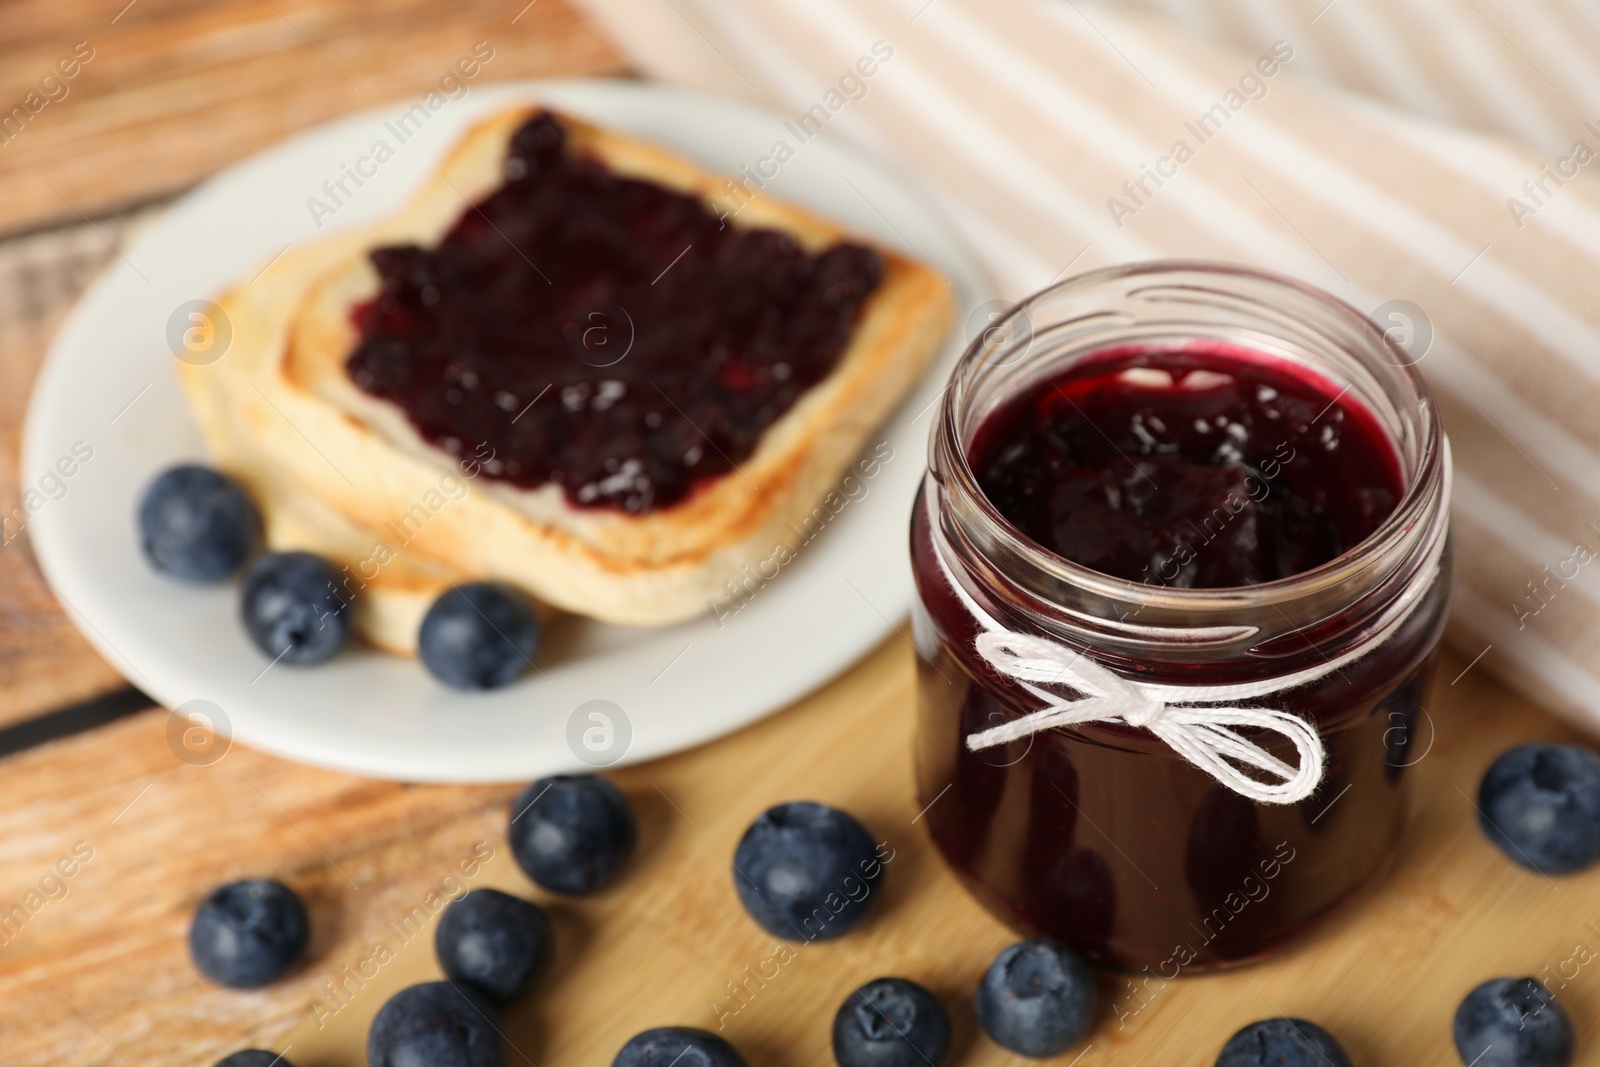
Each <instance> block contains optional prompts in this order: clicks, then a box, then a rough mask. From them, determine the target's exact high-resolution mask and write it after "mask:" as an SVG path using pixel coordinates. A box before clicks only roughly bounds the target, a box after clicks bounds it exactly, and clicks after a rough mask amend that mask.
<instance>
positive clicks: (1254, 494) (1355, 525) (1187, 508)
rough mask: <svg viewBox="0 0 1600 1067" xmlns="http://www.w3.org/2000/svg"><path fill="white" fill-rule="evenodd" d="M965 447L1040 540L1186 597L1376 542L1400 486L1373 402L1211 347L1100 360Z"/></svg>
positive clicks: (1008, 511)
mask: <svg viewBox="0 0 1600 1067" xmlns="http://www.w3.org/2000/svg"><path fill="white" fill-rule="evenodd" d="M969 451H970V456H971V463H972V468H973V470H974V472H975V473H976V474H977V478H978V484H979V486H980V487H981V488H982V490H983V492H984V495H985V496H987V497H988V498H989V500H990V501H991V502H992V503H993V504H994V506H995V507H996V508H997V509H999V511H1000V513H1001V514H1002V515H1004V516H1005V517H1006V518H1007V519H1008V520H1009V521H1010V522H1011V523H1012V525H1014V526H1016V527H1017V528H1018V529H1019V530H1021V531H1022V532H1023V533H1024V534H1026V535H1027V536H1028V537H1029V538H1031V539H1032V540H1034V541H1036V542H1037V543H1038V544H1039V545H1041V546H1043V547H1044V548H1046V549H1048V550H1050V551H1052V552H1054V553H1056V554H1057V555H1060V556H1064V557H1065V558H1067V559H1069V560H1072V561H1073V562H1075V563H1079V564H1081V565H1083V566H1085V567H1089V568H1092V569H1094V570H1097V571H1100V572H1101V573H1103V574H1109V575H1112V576H1114V577H1118V578H1124V579H1128V580H1130V581H1137V582H1144V583H1146V584H1149V585H1166V586H1174V587H1179V588H1201V589H1210V588H1221V587H1228V586H1246V585H1256V584H1258V583H1261V582H1269V581H1274V580H1276V579H1279V578H1287V577H1290V576H1292V575H1295V574H1299V573H1302V572H1304V571H1307V570H1310V569H1312V568H1314V567H1317V566H1319V565H1321V564H1323V563H1326V562H1328V561H1329V560H1331V559H1333V558H1334V557H1336V556H1338V555H1340V554H1341V553H1343V552H1345V551H1346V550H1348V549H1350V548H1352V547H1354V546H1355V545H1356V544H1357V542H1359V541H1361V540H1363V539H1364V538H1366V537H1367V536H1368V535H1370V534H1371V533H1373V531H1375V530H1376V529H1377V528H1378V527H1379V526H1380V525H1382V523H1383V521H1384V519H1386V518H1387V517H1388V516H1389V514H1390V513H1391V512H1393V511H1394V509H1395V506H1396V505H1397V503H1398V502H1399V500H1400V497H1401V495H1402V493H1403V491H1404V485H1403V478H1402V476H1401V473H1400V466H1399V462H1398V460H1397V458H1396V455H1395V452H1394V448H1393V446H1392V445H1391V444H1390V441H1389V438H1388V436H1387V434H1385V432H1384V431H1383V429H1382V427H1381V426H1379V424H1378V422H1377V420H1376V419H1375V418H1374V417H1373V415H1372V414H1371V413H1370V412H1369V411H1368V410H1367V409H1366V408H1365V407H1362V406H1361V405H1359V404H1357V403H1355V402H1354V401H1353V400H1352V399H1350V398H1349V397H1348V396H1347V395H1345V394H1343V393H1341V392H1340V391H1339V389H1338V388H1337V387H1335V386H1333V385H1332V384H1331V383H1329V382H1327V381H1325V380H1321V379H1317V378H1310V377H1308V376H1307V375H1306V374H1305V373H1304V372H1301V371H1297V370H1294V369H1292V368H1291V367H1290V365H1288V364H1286V363H1282V362H1276V361H1269V359H1268V358H1267V357H1264V356H1261V355H1257V354H1254V353H1252V352H1249V351H1247V350H1242V349H1233V348H1231V347H1226V346H1219V345H1215V344H1207V345H1205V346H1190V347H1185V348H1181V349H1177V350H1171V351H1168V350H1154V351H1152V350H1149V349H1137V350H1134V349H1129V350H1115V351H1108V352H1106V353H1101V354H1099V355H1097V356H1095V357H1091V358H1089V359H1088V360H1086V361H1084V362H1083V363H1080V364H1079V365H1078V366H1076V367H1074V368H1073V369H1071V370H1069V371H1068V372H1067V373H1066V374H1064V375H1061V376H1058V377H1055V378H1050V379H1046V380H1045V381H1043V382H1040V383H1038V384H1035V385H1033V386H1031V387H1030V388H1028V389H1027V390H1025V391H1024V392H1022V393H1021V394H1019V395H1018V396H1016V397H1014V398H1012V399H1010V400H1009V401H1007V402H1006V403H1005V404H1004V405H1003V406H1002V407H1000V408H999V409H998V410H997V411H995V412H994V413H993V414H991V415H989V416H988V418H986V419H985V420H984V421H983V423H982V424H981V425H980V426H979V428H978V432H977V434H976V435H975V437H974V440H973V442H972V446H971V448H970V450H969Z"/></svg>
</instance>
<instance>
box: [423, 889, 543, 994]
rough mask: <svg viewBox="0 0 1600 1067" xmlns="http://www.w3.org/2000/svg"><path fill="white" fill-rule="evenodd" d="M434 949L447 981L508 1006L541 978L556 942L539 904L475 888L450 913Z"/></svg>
mask: <svg viewBox="0 0 1600 1067" xmlns="http://www.w3.org/2000/svg"><path fill="white" fill-rule="evenodd" d="M433 946H434V949H435V951H437V952H438V953H439V966H440V967H442V968H443V969H444V973H445V976H446V977H447V978H449V979H451V980H452V981H455V982H460V983H462V984H463V985H469V986H471V987H473V988H474V989H476V990H477V991H478V992H480V993H482V994H483V995H484V996H486V997H488V998H489V999H490V1000H493V1001H495V1002H497V1003H500V1004H504V1003H506V1002H507V1001H511V1000H515V999H516V998H517V997H519V996H521V995H522V994H523V993H526V992H527V991H528V990H529V989H531V988H532V987H533V984H534V983H535V982H537V981H538V980H539V978H540V976H541V975H542V974H543V973H544V971H545V968H546V967H548V966H549V964H550V953H551V949H552V947H553V939H552V936H551V933H550V920H549V918H547V917H546V916H545V913H544V909H543V908H541V907H539V905H537V904H534V903H532V902H530V901H526V900H523V899H522V898H521V897H514V896H511V895H510V894H509V893H502V892H500V891H499V890H498V889H474V890H473V891H472V892H470V893H468V894H467V895H466V896H464V897H462V898H461V899H460V900H458V901H456V902H455V903H454V904H452V905H450V906H449V907H448V908H446V909H445V912H444V917H443V918H442V919H440V920H439V929H438V932H437V933H436V934H435V935H434V939H433Z"/></svg>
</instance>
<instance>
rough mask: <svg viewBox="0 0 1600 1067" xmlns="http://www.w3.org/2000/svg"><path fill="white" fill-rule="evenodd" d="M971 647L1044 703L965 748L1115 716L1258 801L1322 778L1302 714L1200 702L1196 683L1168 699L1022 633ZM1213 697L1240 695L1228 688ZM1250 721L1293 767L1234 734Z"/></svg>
mask: <svg viewBox="0 0 1600 1067" xmlns="http://www.w3.org/2000/svg"><path fill="white" fill-rule="evenodd" d="M977 648H978V654H979V655H980V656H982V657H983V658H984V659H985V660H986V661H987V662H988V663H989V665H990V666H992V667H993V668H994V669H995V670H997V671H999V672H1000V673H1001V674H1004V675H1007V676H1009V677H1011V678H1015V679H1017V681H1019V682H1021V683H1022V685H1023V688H1025V689H1027V690H1028V691H1029V692H1030V693H1032V694H1033V695H1034V696H1036V697H1038V698H1039V699H1040V700H1043V701H1044V703H1045V706H1044V707H1043V708H1041V709H1040V710H1038V711H1035V712H1033V713H1032V714H1029V715H1024V716H1023V717H1022V718H1020V719H1013V720H1012V721H1011V722H1008V723H1004V724H1002V725H1000V726H996V727H994V728H992V729H989V730H984V731H982V732H981V733H975V734H968V735H967V747H968V748H970V749H972V750H973V751H974V752H976V751H981V750H982V749H986V748H993V747H995V746H996V745H1003V744H1006V743H1007V742H1010V741H1015V740H1018V739H1019V738H1023V737H1028V736H1030V735H1032V734H1035V733H1038V732H1039V731H1040V730H1049V729H1051V728H1053V727H1057V726H1071V725H1074V724H1076V723H1085V722H1108V721H1121V722H1125V723H1127V724H1128V725H1129V726H1140V727H1143V728H1145V729H1147V730H1149V731H1150V732H1151V733H1153V734H1155V735H1156V736H1157V737H1159V738H1160V739H1161V740H1162V741H1164V742H1165V743H1166V744H1167V746H1168V747H1169V748H1171V749H1172V750H1173V751H1174V752H1176V753H1177V754H1178V755H1180V756H1182V757H1183V758H1184V759H1186V760H1188V761H1189V762H1190V763H1192V764H1194V765H1195V766H1197V767H1199V768H1200V769H1201V770H1203V771H1205V772H1206V773H1207V774H1209V775H1211V776H1212V777H1213V778H1215V779H1216V780H1217V781H1219V782H1221V783H1222V784H1223V785H1225V786H1227V787H1228V788H1229V789H1232V790H1233V791H1234V792H1236V793H1239V794H1241V795H1243V796H1247V797H1249V798H1250V799H1251V800H1257V801H1260V802H1261V803H1263V804H1293V803H1294V802H1295V801H1297V800H1303V799H1305V798H1306V797H1308V796H1310V795H1311V794H1312V793H1313V792H1314V791H1315V790H1316V788H1317V784H1318V783H1319V782H1321V781H1322V763H1323V749H1322V738H1321V737H1320V736H1319V735H1318V734H1317V731H1316V730H1314V729H1313V728H1312V727H1311V726H1310V725H1308V724H1307V723H1306V721H1305V720H1304V719H1301V718H1298V717H1296V716H1294V715H1290V714H1289V713H1288V712H1283V711H1278V710H1276V709H1273V708H1241V707H1227V706H1216V705H1211V704H1208V703H1205V701H1206V700H1207V698H1208V693H1207V691H1206V690H1205V689H1201V688H1199V687H1195V688H1193V689H1192V690H1191V691H1187V692H1185V693H1184V695H1183V702H1182V703H1181V704H1177V703H1168V702H1167V700H1166V699H1164V698H1163V697H1162V696H1160V695H1159V694H1158V692H1157V690H1158V689H1159V688H1162V687H1157V686H1151V685H1148V684H1147V683H1143V682H1135V681H1130V680H1128V679H1126V678H1123V677H1121V676H1120V675H1117V674H1113V673H1112V672H1111V671H1109V670H1107V669H1106V668H1104V667H1102V666H1100V665H1099V664H1098V663H1096V662H1094V660H1092V659H1090V658H1089V657H1088V656H1085V655H1083V654H1081V653H1079V652H1076V651H1074V650H1072V649H1069V648H1067V647H1066V646H1064V645H1060V644H1057V643H1056V642H1054V641H1049V640H1046V639H1045V638H1042V637H1032V636H1029V635H1028V634H1019V633H1013V632H1011V631H1007V630H991V631H986V632H984V633H981V634H979V635H978V640H977ZM1032 682H1038V683H1041V684H1043V685H1063V686H1068V687H1070V688H1072V689H1074V690H1076V691H1077V692H1079V693H1083V694H1086V695H1085V696H1084V697H1083V698H1082V699H1078V700H1072V699H1067V698H1064V697H1060V696H1056V695H1054V694H1052V693H1049V692H1047V691H1045V690H1043V689H1041V688H1039V686H1037V685H1032V684H1029V683H1032ZM1209 688H1210V689H1212V690H1232V689H1234V688H1235V687H1232V686H1214V687H1209ZM1212 699H1222V700H1226V699H1238V697H1237V696H1236V695H1235V694H1234V693H1232V692H1228V693H1226V695H1224V696H1219V697H1214V698H1212ZM1252 726H1253V727H1258V728H1260V729H1263V730H1270V731H1272V732H1274V733H1277V734H1281V735H1282V736H1283V737H1286V738H1288V739H1289V741H1290V743H1292V744H1293V745H1294V747H1295V750H1296V751H1297V752H1298V753H1299V754H1300V765H1299V766H1298V767H1291V766H1289V765H1288V764H1287V763H1285V762H1283V761H1282V760H1280V759H1278V758H1277V757H1276V756H1274V755H1272V754H1271V753H1270V752H1268V751H1266V750H1265V749H1263V748H1262V747H1261V746H1259V745H1257V744H1255V743H1254V742H1253V741H1249V740H1247V739H1246V738H1244V737H1242V736H1240V735H1239V734H1237V733H1235V732H1234V730H1235V729H1236V728H1238V727H1252ZM1230 760H1231V761H1236V762H1230ZM1237 764H1244V765H1247V766H1250V767H1254V768H1256V769H1257V770H1260V771H1263V772H1265V773H1266V774H1268V775H1270V776H1272V777H1273V778H1275V779H1278V780H1277V781H1271V782H1263V781H1260V780H1258V779H1256V778H1252V777H1251V776H1250V775H1248V774H1245V773H1244V772H1243V771H1242V770H1240V768H1239V766H1237Z"/></svg>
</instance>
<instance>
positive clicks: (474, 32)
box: [0, 0, 621, 233]
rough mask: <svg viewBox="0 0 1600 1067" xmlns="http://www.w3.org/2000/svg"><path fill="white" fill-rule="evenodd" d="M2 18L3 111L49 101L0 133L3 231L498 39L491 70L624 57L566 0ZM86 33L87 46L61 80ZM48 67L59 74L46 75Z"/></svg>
mask: <svg viewBox="0 0 1600 1067" xmlns="http://www.w3.org/2000/svg"><path fill="white" fill-rule="evenodd" d="M0 26H3V29H0V115H3V114H9V113H10V112H11V111H12V109H13V108H15V107H17V106H19V105H24V104H25V102H26V100H27V97H28V94H29V93H30V92H33V93H36V94H38V95H36V96H35V98H34V100H33V104H34V105H35V106H38V111H37V113H32V112H31V111H30V112H29V115H28V117H27V119H26V121H24V122H23V123H21V124H20V128H17V126H18V124H17V123H13V127H12V128H11V129H10V130H9V131H7V132H5V133H0V188H4V189H5V190H6V195H5V196H4V197H0V233H5V232H7V231H15V230H19V229H24V228H32V227H37V226H41V225H45V224H49V223H54V222H64V221H78V220H80V219H81V218H82V217H84V216H88V217H91V218H92V217H95V216H97V215H100V214H104V213H106V212H107V211H110V210H112V209H116V208H121V207H125V206H128V205H132V204H136V203H139V202H142V201H145V200H148V199H150V198H152V197H155V196H159V195H164V194H168V193H171V192H174V191H177V190H179V189H183V188H185V187H187V186H189V185H192V184H193V183H194V182H195V181H196V180H198V179H199V178H201V177H204V176H205V175H207V174H210V173H212V172H214V171H216V170H219V169H221V168H222V167H225V166H227V165H228V164H230V163H234V162H236V161H237V160H239V159H240V158H242V157H243V156H245V155H247V154H249V153H251V152H254V151H256V150H258V149H260V148H262V147H264V146H266V145H269V144H271V143H273V142H274V141H278V140H282V139H283V138H284V137H287V136H289V135H290V134H293V133H298V132H300V131H301V130H303V129H305V128H306V127H307V126H311V125H314V124H316V123H319V122H324V121H327V120H328V119H331V118H334V117H336V116H338V115H343V114H347V113H349V112H352V111H359V110H361V109H363V108H369V107H375V106H377V105H379V104H383V103H387V102H388V101H390V100H396V99H401V98H404V97H408V96H414V95H417V94H419V93H421V92H423V91H425V90H427V89H428V88H430V87H431V86H433V85H434V84H435V83H437V82H438V81H439V79H440V78H441V77H442V76H443V75H444V74H445V73H446V72H447V71H448V70H449V68H450V66H451V65H452V64H453V63H455V62H456V60H457V59H459V58H460V57H462V56H464V55H467V54H468V53H469V52H470V50H471V49H472V46H473V45H474V44H476V43H477V42H479V41H487V42H488V43H489V45H490V47H492V48H493V49H494V58H493V60H492V61H490V62H489V63H488V64H487V65H486V66H485V67H484V68H483V72H482V74H481V75H480V77H481V78H482V79H484V80H489V81H498V80H502V79H507V78H528V77H552V76H560V75H566V74H595V73H606V72H617V71H620V69H621V60H620V59H619V58H618V55H617V53H616V52H615V51H614V50H613V49H612V47H611V45H610V44H609V43H608V42H607V41H606V39H605V38H604V37H602V36H601V35H600V34H599V33H598V32H596V31H595V30H594V29H593V28H592V27H591V26H590V25H589V24H588V23H587V22H586V21H585V20H584V19H583V18H582V17H581V16H579V15H578V13H577V12H576V11H574V10H573V9H572V8H571V7H570V6H568V4H567V3H566V0H535V2H533V3H529V2H528V0H457V2H452V3H443V2H441V0H375V2H371V3H337V4H330V3H320V2H316V0H222V2H212V0H133V2H132V3H130V2H129V0H71V2H61V0H8V2H7V3H6V5H5V9H4V13H3V14H0ZM78 42H84V45H83V46H82V48H80V49H79V52H80V53H83V54H88V53H92V58H91V59H89V60H88V61H87V62H78V63H77V64H76V66H77V73H76V75H75V76H73V77H72V78H70V79H64V78H62V77H61V74H60V71H61V70H62V69H71V68H72V65H73V63H74V60H75V56H74V46H76V45H77V44H78ZM63 61H65V62H66V63H67V67H66V68H62V67H59V66H58V64H61V63H63ZM52 72H54V76H55V77H56V79H57V81H59V82H60V87H57V86H56V83H55V82H50V83H47V85H46V86H44V87H41V85H40V83H41V81H42V80H43V79H44V78H46V77H47V76H50V75H52ZM46 92H49V93H50V94H53V95H55V96H60V97H61V99H59V100H55V101H53V100H51V99H50V96H48V95H46ZM63 93H64V94H65V95H64V96H63V95H62V94H63ZM40 101H43V103H42V105H41V104H40ZM25 110H27V108H26V107H25ZM8 138H9V139H8Z"/></svg>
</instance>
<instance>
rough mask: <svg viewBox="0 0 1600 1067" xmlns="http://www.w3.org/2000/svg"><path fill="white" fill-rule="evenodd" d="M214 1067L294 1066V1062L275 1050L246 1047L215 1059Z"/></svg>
mask: <svg viewBox="0 0 1600 1067" xmlns="http://www.w3.org/2000/svg"><path fill="white" fill-rule="evenodd" d="M216 1067H294V1064H292V1063H290V1062H289V1061H288V1060H286V1059H284V1058H283V1057H282V1056H281V1055H279V1054H278V1053H276V1052H268V1051H266V1050H265V1049H259V1048H247V1049H244V1050H242V1051H239V1052H235V1053H234V1054H233V1055H231V1056H224V1057H223V1058H222V1059H220V1060H218V1061H217V1064H216Z"/></svg>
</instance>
